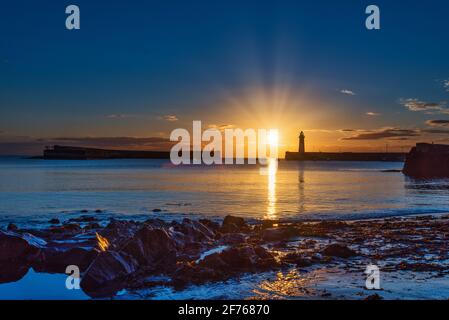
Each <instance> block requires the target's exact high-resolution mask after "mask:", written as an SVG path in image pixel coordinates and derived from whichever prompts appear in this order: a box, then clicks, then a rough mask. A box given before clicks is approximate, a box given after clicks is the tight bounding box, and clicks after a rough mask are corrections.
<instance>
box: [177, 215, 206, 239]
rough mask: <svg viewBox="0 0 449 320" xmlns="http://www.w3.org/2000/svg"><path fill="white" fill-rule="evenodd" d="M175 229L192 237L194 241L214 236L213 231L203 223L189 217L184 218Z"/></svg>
mask: <svg viewBox="0 0 449 320" xmlns="http://www.w3.org/2000/svg"><path fill="white" fill-rule="evenodd" d="M175 230H176V228H175ZM177 231H180V232H182V233H184V234H185V235H188V236H190V237H192V238H193V241H195V242H197V241H199V242H201V241H211V240H212V239H213V238H214V236H215V233H214V232H213V231H212V230H210V229H209V228H208V227H206V226H205V225H204V224H202V223H200V222H198V221H194V220H190V219H184V220H183V221H182V224H181V226H180V227H179V228H178V229H177Z"/></svg>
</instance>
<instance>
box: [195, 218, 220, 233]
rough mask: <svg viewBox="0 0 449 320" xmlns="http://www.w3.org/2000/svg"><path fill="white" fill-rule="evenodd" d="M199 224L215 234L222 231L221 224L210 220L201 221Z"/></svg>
mask: <svg viewBox="0 0 449 320" xmlns="http://www.w3.org/2000/svg"><path fill="white" fill-rule="evenodd" d="M199 222H200V223H202V224H203V225H205V226H206V227H208V228H209V229H210V230H212V231H213V232H217V231H218V229H220V224H219V223H217V222H214V221H211V220H208V219H200V220H199Z"/></svg>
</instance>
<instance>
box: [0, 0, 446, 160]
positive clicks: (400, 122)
mask: <svg viewBox="0 0 449 320" xmlns="http://www.w3.org/2000/svg"><path fill="white" fill-rule="evenodd" d="M70 4H76V5H78V6H79V8H80V13H81V29H80V30H67V29H66V28H65V20H66V17H67V14H66V13H65V8H66V6H68V5H70ZM370 4H376V5H377V6H379V8H380V12H381V29H380V30H367V29H366V28H365V19H366V17H367V15H366V14H365V9H366V7H367V6H368V5H370ZM448 16H449V3H448V2H447V1H444V0H428V1H407V3H405V2H404V1H399V0H395V1H392V0H389V1H383V0H374V1H363V0H347V1H338V2H337V1H333V0H321V1H320V0H315V1H299V0H296V1H287V0H276V1H274V0H273V1H272V0H265V1H260V0H258V1H255V0H254V1H253V0H238V1H237V0H227V1H218V0H214V1H211V0H207V1H206V0H191V1H185V0H184V1H178V0H171V1H138V0H136V1H132V2H130V1H113V0H109V1H106V0H104V1H103V0H95V1H93V0H88V1H86V0H77V1H74V0H73V1H72V0H71V1H62V0H61V1H54V0H34V1H31V0H29V1H23V0H16V1H7V0H5V1H2V3H1V5H0V154H3V155H5V154H36V153H39V152H40V150H41V149H42V147H43V146H44V145H51V144H65V145H84V146H96V147H105V148H126V149H148V150H166V149H168V148H169V147H170V143H169V141H168V138H169V136H170V132H171V131H172V130H173V129H175V128H186V129H191V127H192V121H193V120H200V121H202V123H203V128H204V129H207V128H209V127H215V128H242V129H247V128H254V129H259V128H266V129H271V128H278V129H279V130H280V144H281V146H280V150H281V152H284V151H287V150H290V151H295V150H296V149H297V143H298V141H297V140H298V135H299V132H300V131H301V130H302V131H304V132H305V134H306V149H307V151H323V152H324V151H382V150H389V151H407V149H408V148H410V146H412V145H413V144H414V143H416V142H435V143H448V144H449V102H448V101H449V34H448V30H449V18H448Z"/></svg>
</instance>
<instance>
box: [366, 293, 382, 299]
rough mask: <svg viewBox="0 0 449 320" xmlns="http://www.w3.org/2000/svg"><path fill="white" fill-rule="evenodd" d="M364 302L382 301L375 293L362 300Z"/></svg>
mask: <svg viewBox="0 0 449 320" xmlns="http://www.w3.org/2000/svg"><path fill="white" fill-rule="evenodd" d="M364 300H365V301H373V300H383V298H382V297H381V296H380V295H378V294H377V293H375V294H372V295H370V296H368V297H366V298H365V299H364Z"/></svg>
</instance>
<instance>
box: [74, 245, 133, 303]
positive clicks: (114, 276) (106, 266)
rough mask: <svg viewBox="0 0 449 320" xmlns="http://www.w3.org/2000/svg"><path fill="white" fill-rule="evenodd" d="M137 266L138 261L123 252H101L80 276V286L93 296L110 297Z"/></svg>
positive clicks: (124, 283)
mask: <svg viewBox="0 0 449 320" xmlns="http://www.w3.org/2000/svg"><path fill="white" fill-rule="evenodd" d="M138 268H139V264H138V262H137V261H136V260H135V259H134V258H133V257H131V256H130V255H127V254H126V253H124V252H116V251H106V252H102V253H100V254H99V255H98V256H97V258H96V259H95V260H94V261H93V262H92V264H91V265H90V267H89V268H88V269H87V272H86V273H85V274H84V275H83V276H82V278H81V288H82V289H83V290H84V292H86V293H87V294H88V295H89V296H91V297H93V298H103V297H112V296H113V295H114V294H115V293H116V292H117V291H118V290H120V289H122V288H123V287H124V286H125V285H126V282H127V279H128V278H129V276H130V275H131V274H133V273H134V272H136V271H137V270H138Z"/></svg>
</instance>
